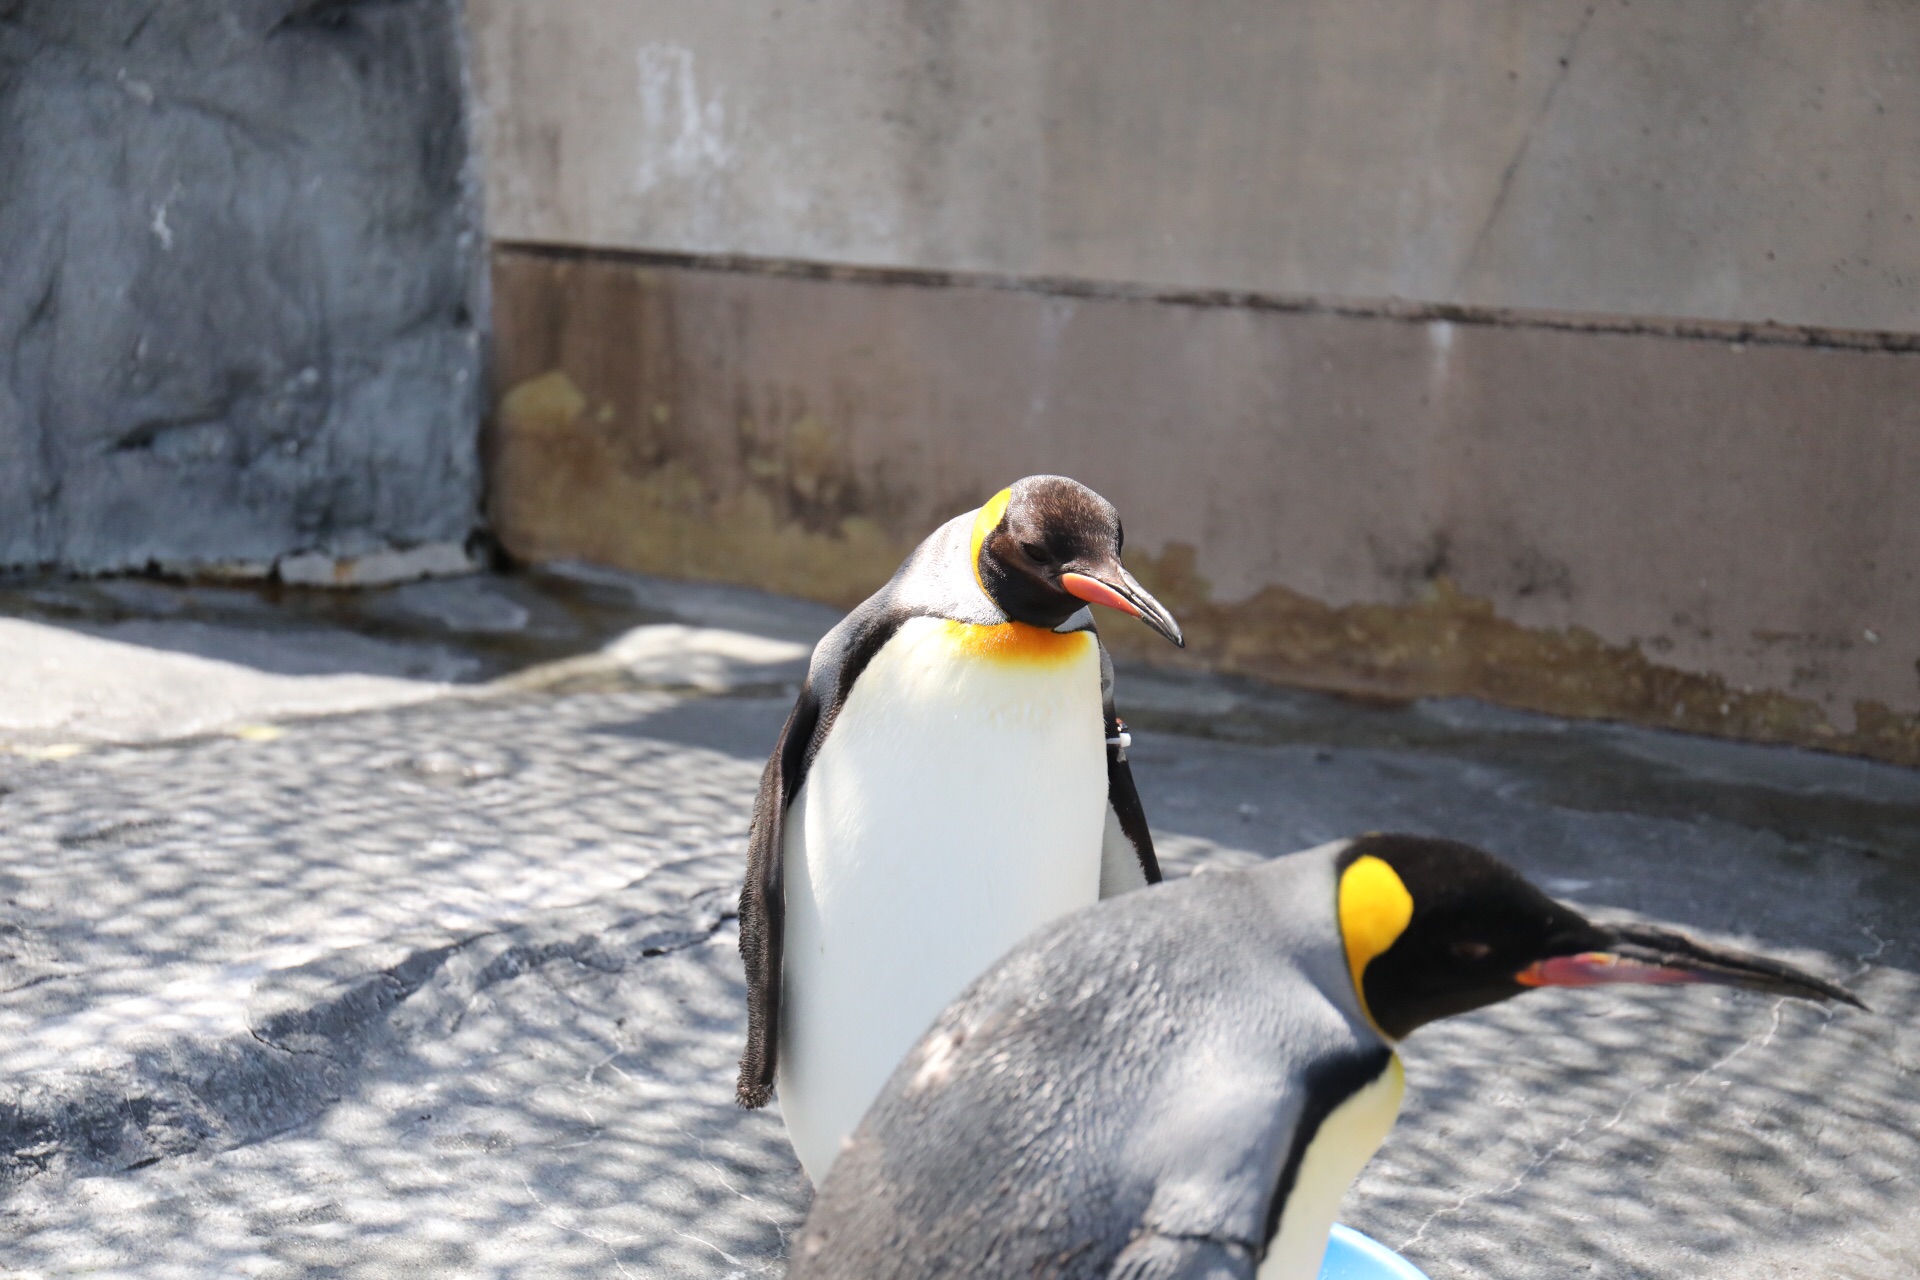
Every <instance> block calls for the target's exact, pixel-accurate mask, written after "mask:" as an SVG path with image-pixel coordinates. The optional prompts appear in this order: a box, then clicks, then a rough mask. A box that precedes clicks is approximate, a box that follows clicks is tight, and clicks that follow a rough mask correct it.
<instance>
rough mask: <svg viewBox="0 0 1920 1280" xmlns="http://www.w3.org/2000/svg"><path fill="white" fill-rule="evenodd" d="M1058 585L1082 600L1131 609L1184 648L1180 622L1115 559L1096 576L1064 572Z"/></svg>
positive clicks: (1127, 611) (1110, 607) (1130, 610)
mask: <svg viewBox="0 0 1920 1280" xmlns="http://www.w3.org/2000/svg"><path fill="white" fill-rule="evenodd" d="M1060 585H1061V587H1062V588H1064V589H1065V590H1066V592H1067V594H1068V595H1070V596H1074V597H1076V598H1078V599H1081V600H1085V601H1086V602H1087V603H1088V604H1101V605H1105V606H1106V607H1107V608H1109V609H1118V610H1119V611H1120V612H1122V613H1130V614H1132V615H1133V616H1134V617H1136V618H1138V619H1140V621H1142V622H1144V623H1146V624H1147V625H1148V626H1150V627H1152V628H1153V629H1154V630H1155V631H1157V632H1159V633H1160V634H1161V635H1163V636H1165V637H1166V638H1167V639H1169V640H1171V641H1173V643H1174V644H1175V645H1177V646H1178V647H1180V648H1182V649H1184V648H1186V647H1187V641H1186V637H1185V636H1182V635H1181V634H1180V624H1179V623H1177V622H1175V621H1174V620H1173V615H1172V614H1170V613H1168V612H1167V610H1166V606H1164V605H1162V604H1161V603H1160V602H1159V601H1158V600H1155V599H1154V598H1153V597H1152V596H1151V595H1149V594H1147V589H1146V588H1145V587H1143V586H1141V585H1140V584H1139V583H1137V582H1135V581H1134V580H1133V575H1132V574H1130V573H1128V572H1127V571H1126V569H1124V568H1122V567H1121V565H1120V564H1119V562H1118V561H1114V562H1111V563H1108V564H1105V565H1102V566H1101V567H1100V575H1099V576H1098V577H1095V576H1093V575H1092V574H1086V573H1063V574H1061V575H1060Z"/></svg>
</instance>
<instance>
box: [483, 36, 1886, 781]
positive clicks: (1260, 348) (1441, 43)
mask: <svg viewBox="0 0 1920 1280" xmlns="http://www.w3.org/2000/svg"><path fill="white" fill-rule="evenodd" d="M468 11H469V15H470V19H471V22H472V24H473V28H474V38H475V42H476V76H477V84H478V86H479V91H480V95H481V99H482V103H483V106H484V109H485V111H484V118H485V121H486V126H485V136H486V138H487V142H486V152H487V155H488V157H489V165H490V183H489V192H490V201H491V206H490V207H491V218H492V223H493V227H494V231H495V234H496V235H497V236H498V237H499V238H500V239H501V240H502V241H503V242H505V244H504V246H503V247H502V248H500V249H499V250H497V252H496V273H497V280H498V282H499V283H498V288H499V290H500V297H501V299H502V302H501V330H500V348H499V359H500V367H501V380H500V382H499V395H500V400H499V402H498V406H499V413H498V420H499V424H500V430H499V433H498V437H497V441H496V445H497V447H496V450H495V453H494V462H493V466H494V473H493V474H494V493H495V499H496V508H495V514H496V517H497V519H498V520H499V522H500V529H501V533H502V535H503V537H504V538H505V539H506V541H507V544H508V545H509V546H510V547H512V548H514V549H515V550H517V551H519V552H520V553H521V554H524V555H528V556H530V557H534V558H540V557H546V556H558V555H588V556H593V557H598V558H601V559H605V560H609V561H612V562H615V563H621V564H626V565H629V566H632V567H636V568H645V569H652V570H662V571H668V572H677V573H687V574H695V575H718V576H725V577H729V578H732V579H734V580H744V581H751V582H754V583H755V584H757V585H762V586H768V587H774V588H778V589H783V590H790V591H799V592H804V593H808V594H812V595H816V596H818V597H820V598H824V599H833V600H851V599H855V598H858V596H859V595H860V594H862V593H863V592H864V591H865V590H866V589H868V588H870V587H871V586H872V585H873V584H874V583H875V582H877V581H878V580H879V579H880V578H881V577H884V575H885V571H886V570H887V569H888V568H890V567H891V563H892V562H893V561H894V560H896V559H897V557H898V556H899V555H900V554H901V553H902V552H903V551H904V549H905V548H906V547H907V546H908V545H910V544H911V542H912V540H913V539H914V538H916V537H918V536H919V535H920V534H921V533H922V532H924V531H925V530H926V529H927V528H929V527H931V526H932V524H933V523H935V522H937V521H938V520H939V519H941V518H943V517H944V516H946V515H949V514H952V512H954V511H958V510H962V509H965V508H966V507H968V506H971V505H973V504H974V503H976V502H978V501H979V500H980V499H981V498H982V497H984V496H985V495H986V494H988V493H990V492H992V490H993V489H995V488H997V487H999V486H1000V485H1002V484H1004V483H1006V481H1007V480H1009V479H1011V478H1012V477H1014V476H1017V475H1020V474H1023V473H1027V472H1032V471H1037V470H1042V469H1048V468H1058V469H1065V470H1067V471H1070V472H1072V473H1074V474H1077V475H1081V476H1083V477H1084V478H1086V479H1087V480H1089V481H1090V482H1092V483H1094V484H1096V485H1097V486H1098V487H1100V488H1102V489H1103V490H1105V491H1106V492H1108V493H1109V495H1110V496H1112V497H1114V498H1115V499H1116V500H1117V501H1119V502H1120V503H1121V505H1122V509H1123V510H1125V511H1126V512H1127V513H1128V530H1129V534H1130V536H1131V539H1132V545H1137V546H1138V547H1139V549H1140V552H1141V553H1142V554H1143V555H1145V556H1148V557H1150V558H1151V563H1149V565H1148V566H1147V568H1148V573H1149V575H1150V576H1154V578H1155V581H1156V582H1157V583H1158V585H1159V586H1160V587H1161V588H1162V589H1164V590H1167V591H1169V592H1172V593H1174V594H1175V595H1177V596H1178V597H1179V599H1180V602H1181V607H1182V609H1183V615H1184V616H1185V617H1186V618H1188V619H1191V620H1193V621H1194V626H1193V627H1192V628H1191V631H1192V633H1193V634H1194V635H1195V637H1196V644H1195V646H1194V650H1193V654H1192V656H1194V657H1196V658H1197V659H1199V660H1204V661H1206V662H1209V663H1211V664H1212V665H1216V666H1220V667H1226V668H1230V669H1235V670H1245V671H1253V672H1258V673H1260V674H1263V675H1269V676H1273V677H1276V678H1280V679H1285V680H1291V681H1296V682H1304V683H1310V684H1316V685H1321V686H1325V687H1332V688H1342V689H1350V690H1357V691H1364V692H1368V693H1375V694H1388V695H1393V696H1402V695H1416V694H1422V693H1471V694H1476V695H1478V696H1482V697H1487V698H1491V699H1495V700H1498V701H1504V702H1509V703H1516V704H1519V705H1525V706H1531V707H1536V708H1539V709H1544V710H1552V711H1556V712H1561V713H1568V714H1580V715H1599V716H1614V717H1620V718H1627V719H1634V720H1639V721H1643V722H1648V723H1656V724H1664V725H1669V726H1673V727H1681V728H1690V729H1701V730H1705V731H1709V732H1718V733H1727V734H1733V735H1738V736H1746V737H1757V738H1768V739H1776V740H1786V741H1796V742H1809V743H1817V744H1822V745H1828V746H1834V747H1838V748H1842V749H1847V750H1858V751H1863V752H1868V753H1871V754H1877V755H1881V756H1885V757H1888V758H1895V759H1901V760H1906V761H1909V762H1914V763H1920V666H1917V665H1916V661H1917V660H1920V614H1917V613H1915V611H1914V604H1913V602H1914V601H1915V600H1920V526H1916V525H1915V524H1914V522H1913V520H1912V518H1911V516H1910V515H1909V514H1908V508H1909V507H1911V506H1912V505H1913V504H1912V503H1910V502H1908V501H1907V495H1909V494H1912V493H1915V492H1920V454H1916V453H1915V441H1916V440H1920V421H1917V420H1916V419H1915V417H1914V412H1913V409H1912V406H1913V405H1914V404H1916V403H1920V224H1916V221H1915V219H1916V217H1920V8H1916V7H1914V6H1912V5H1908V4H1878V3H1871V2H1870V0H1828V2H1826V3H1821V4H1812V3H1786V2H1784V0H1772V2H1768V0H1740V2H1738V3H1736V2H1733V0H1635V2H1634V3H1631V4H1629V3H1623V2H1621V0H1609V2H1606V3H1591V4H1590V3H1562V2H1560V0H1435V2H1434V3H1431V4H1422V5H1404V4H1391V3H1375V2H1373V0H1292V2H1290V3H1258V4H1256V3H1252V2H1251V0H1248V2H1246V3H1240V2H1238V0H1231V2H1227V3H1221V4H1217V5H1209V6H1205V7H1203V8H1196V7H1195V6H1192V5H1190V4H1176V3H1172V2H1171V0H1166V2H1155V3H1143V2H1137V0H1136V2H1133V3H1124V4H1114V5H1068V4H1064V3H1050V4H1038V5H1034V4H1015V3H1011V2H1010V0H974V2H973V3H964V4H953V5H924V4H917V3H905V2H903V0H818V2H817V3H805V4H802V3H792V4H782V5H778V6H765V5H745V4H740V3H735V2H733V0H717V2H716V3H711V4H702V5H668V4H661V3H655V2H654V0H542V3H539V4H534V3H532V0H468ZM555 247H558V248H563V249H566V250H568V252H564V253H559V254H555V253H552V252H549V251H548V250H549V249H551V248H555ZM623 254H630V256H623ZM1155 656H1156V657H1164V656H1165V655H1155Z"/></svg>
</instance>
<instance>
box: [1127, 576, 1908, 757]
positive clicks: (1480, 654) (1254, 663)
mask: <svg viewBox="0 0 1920 1280" xmlns="http://www.w3.org/2000/svg"><path fill="white" fill-rule="evenodd" d="M1128 563H1129V566H1130V567H1131V568H1132V569H1133V571H1134V573H1135V575H1136V576H1137V577H1138V578H1139V579H1140V581H1141V582H1142V583H1143V584H1144V585H1145V586H1146V587H1147V589H1148V590H1150V591H1152V592H1153V593H1154V594H1155V596H1157V597H1158V598H1159V599H1160V600H1161V601H1162V603H1164V604H1166V605H1167V607H1168V608H1170V609H1172V610H1173V612H1174V614H1175V616H1177V617H1178V618H1179V619H1180V623H1181V626H1182V627H1183V628H1184V629H1185V631H1186V635H1187V648H1186V649H1185V651H1184V652H1182V653H1180V654H1178V655H1170V654H1168V653H1167V652H1165V646H1163V645H1159V644H1158V643H1157V642H1156V641H1155V640H1154V639H1153V638H1152V637H1150V636H1143V635H1139V634H1136V633H1135V632H1134V631H1133V630H1132V629H1130V628H1123V627H1107V628H1104V629H1103V630H1102V632H1101V634H1102V635H1103V636H1104V637H1106V639H1107V642H1108V644H1109V645H1110V646H1111V647H1112V648H1113V649H1114V651H1115V652H1116V653H1118V654H1121V655H1122V656H1125V657H1129V658H1135V659H1139V660H1142V661H1147V662H1156V663H1168V662H1177V663H1179V664H1180V665H1184V666H1192V667H1197V668H1201V669H1205V670H1211V671H1224V672H1231V673H1234V674H1239V675H1249V676H1256V677H1259V678H1262V679H1267V680H1272V681H1275V682H1277V683H1280V684H1287V685H1295V686H1301V687H1305V688H1312V689H1321V690H1326V691H1329V692H1335V693H1347V694H1361V695H1366V696H1369V697H1386V698H1405V699H1413V698H1421V697H1472V698H1481V699H1484V700H1486V701H1489V702H1496V703H1500V704H1502V705H1504V706H1510V707H1519V708H1522V709H1524V710H1529V711H1540V712H1545V713H1548V714H1551V715H1561V716H1575V717H1581V718H1588V719H1602V720H1621V721H1627V722H1630V723H1634V724H1640V725H1647V726H1650V727H1654V728H1664V729H1674V730H1679V731H1682V732H1687V733H1704V734H1711V735H1714V736H1716V737H1728V738H1739V739H1743V740H1746V741H1750V742H1775V743H1787V744H1792V745H1796V746H1805V747H1817V748H1821V749H1823V750H1829V751H1839V752H1844V753H1847V754H1850V755H1865V756H1872V757H1874V758H1877V759H1881V760H1887V761H1891V762H1893V763H1896V764H1905V765H1911V766H1920V718H1916V717H1913V716H1906V715H1901V714H1899V713H1897V712H1894V711H1892V710H1890V709H1889V708H1887V707H1886V706H1884V705H1882V704H1880V703H1878V702H1870V701H1858V702H1856V703H1855V704H1854V714H1855V720H1856V723H1855V724H1854V726H1853V728H1852V729H1850V730H1842V729H1840V728H1838V727H1836V726H1835V725H1834V724H1833V723H1832V722H1831V721H1830V720H1829V718H1828V717H1827V715H1826V713H1825V712H1824V711H1823V710H1822V709H1821V708H1820V706H1819V705H1818V704H1817V703H1815V702H1813V701H1811V700H1808V699H1804V698H1796V697H1793V696H1791V695H1789V694H1786V693H1782V692H1780V691H1777V690H1764V689H1763V690H1743V689H1739V688H1735V687H1733V686H1731V685H1729V684H1728V683H1727V682H1726V681H1725V680H1723V679H1721V678H1719V677H1717V676H1712V675H1703V674H1698V673H1694V672H1688V671H1681V670H1678V669H1676V668H1673V667H1668V666H1663V665H1660V664H1659V663H1656V662H1653V661H1651V660H1650V659H1648V658H1647V656H1646V655H1645V654H1644V653H1642V652H1641V650H1640V647H1639V646H1638V645H1616V644H1609V643H1607V642H1605V641H1603V640H1602V639H1600V638H1599V637H1598V636H1596V635H1594V634H1593V633H1592V632H1590V631H1588V630H1586V629H1584V628H1582V627H1577V626H1575V627H1567V628H1565V629H1553V628H1535V627H1524V626H1521V625H1520V624H1518V623H1515V622H1512V621H1510V620H1508V619H1505V618H1502V617H1500V616H1499V614H1498V612H1497V611H1496V610H1495V608H1494V606H1493V604H1492V603H1491V602H1490V601H1487V600H1482V599H1477V598H1475V597H1473V596H1469V595H1467V594H1465V593H1463V592H1461V591H1460V590H1459V589H1458V588H1457V587H1456V586H1455V585H1454V583H1453V581H1452V579H1451V578H1449V577H1447V576H1445V575H1444V574H1443V575H1441V576H1439V577H1438V578H1436V579H1435V580H1434V582H1433V583H1432V585H1431V589H1430V590H1429V591H1427V592H1426V593H1425V594H1424V596H1423V598H1421V599H1418V600H1416V601H1414V602H1412V603H1407V604H1352V605H1345V606H1334V605H1329V604H1326V603H1323V602H1321V601H1319V600H1315V599H1313V598H1312V597H1310V596H1306V595H1302V594H1300V593H1299V592H1295V591H1290V590H1288V589H1287V588H1286V587H1282V586H1268V587H1265V588H1263V589H1262V590H1261V591H1259V592H1257V593H1256V594H1254V595H1253V596H1252V597H1250V598H1249V599H1246V600H1244V601H1239V602H1236V603H1231V604H1223V603H1218V602H1216V601H1215V600H1214V598H1213V594H1212V590H1211V588H1210V586H1209V584H1208V583H1207V581H1206V579H1205V578H1204V577H1203V576H1201V574H1200V573H1199V571H1198V569H1197V556H1196V553H1195V550H1194V548H1192V547H1191V546H1187V545H1184V544H1180V543H1172V544H1169V545H1168V546H1167V547H1165V548H1164V549H1163V550H1162V551H1161V553H1160V554H1159V555H1158V556H1148V555H1142V554H1141V553H1139V552H1137V551H1136V552H1134V553H1132V554H1130V555H1129V556H1128Z"/></svg>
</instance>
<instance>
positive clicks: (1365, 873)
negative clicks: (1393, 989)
mask: <svg viewBox="0 0 1920 1280" xmlns="http://www.w3.org/2000/svg"><path fill="white" fill-rule="evenodd" d="M1412 920H1413V895H1412V894H1411V893H1409V892H1407V886H1406V885H1405V884H1403V883H1402V882H1401V880H1400V877H1399V876H1398V875H1397V874H1395V872H1394V870H1393V868H1392V867H1390V866H1388V865H1387V864H1386V863H1385V862H1384V861H1382V860H1381V859H1379V858H1376V857H1374V856H1373V855H1371V854H1368V855H1366V856H1364V857H1359V858H1355V859H1354V860H1353V865H1351V866H1349V867H1348V868H1347V869H1346V870H1345V871H1343V872H1341V874H1340V937H1341V939H1342V941H1344V942H1345V943H1346V947H1347V969H1348V971H1349V972H1350V973H1352V975H1353V992H1354V994H1355V995H1356V996H1358V997H1359V998H1360V1007H1361V1008H1362V1009H1363V1010H1365V1011H1366V1014H1367V1017H1368V1018H1370V1019H1371V1018H1373V1011H1372V1010H1371V1009H1368V1008H1367V990H1366V986H1365V985H1364V984H1363V982H1362V981H1361V979H1362V976H1363V975H1364V974H1365V973H1366V969H1367V965H1368V963H1370V962H1371V961H1372V960H1373V958H1374V957H1375V956H1378V955H1380V954H1381V953H1382V952H1384V951H1386V950H1387V948H1389V947H1391V946H1392V945H1393V944H1394V942H1395V941H1396V940H1397V939H1398V938H1399V937H1400V935H1401V934H1403V933H1405V932H1406V930H1407V925H1408V924H1409V923H1411V922H1412ZM1375 1023H1376V1025H1378V1020H1377V1019H1376V1020H1375Z"/></svg>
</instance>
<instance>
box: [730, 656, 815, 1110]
mask: <svg viewBox="0 0 1920 1280" xmlns="http://www.w3.org/2000/svg"><path fill="white" fill-rule="evenodd" d="M819 725H820V700H819V699H818V698H816V697H815V696H814V694H813V686H812V684H811V683H809V684H806V685H803V686H802V687H801V689H800V696H799V698H798V699H796V700H795V702H794V704H793V710H792V711H790V712H788V713H787V722H786V724H785V725H783V726H782V727H781V729H780V741H779V742H778V743H777V744H775V746H774V749H773V753H772V754H771V755H770V756H768V757H767V767H766V769H765V770H763V771H762V772H761V774H760V793H759V795H758V796H756V797H755V798H754V802H753V826H752V827H751V828H749V830H748V834H747V878H746V881H745V882H744V883H743V884H742V885H741V886H740V960H741V963H742V965H743V966H744V967H745V968H746V971H747V1050H746V1052H745V1053H744V1054H743V1055H742V1056H741V1058H740V1079H739V1082H738V1083H737V1084H736V1085H735V1088H734V1092H735V1095H736V1097H737V1098H738V1099H739V1102H740V1105H741V1106H743V1107H764V1106H766V1105H767V1101H768V1099H769V1098H771V1097H772V1096H773V1072H774V1067H775V1065H776V1061H777V1059H776V1056H775V1054H776V1048H777V1046H778V1043H779V1033H780V948H781V943H782V941H783V938H784V935H785V932H786V894H785V889H784V885H783V883H782V880H781V872H782V867H781V865H780V863H781V859H780V850H781V846H782V843H783V841H784V839H785V836H786V816H787V806H788V805H789V804H790V803H792V801H793V795H794V792H796V791H798V790H799V789H800V780H801V778H802V777H804V776H805V774H806V769H807V759H808V757H809V755H810V754H811V752H810V750H809V748H810V747H811V746H812V745H813V739H814V736H815V734H816V732H817V730H818V728H819Z"/></svg>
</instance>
